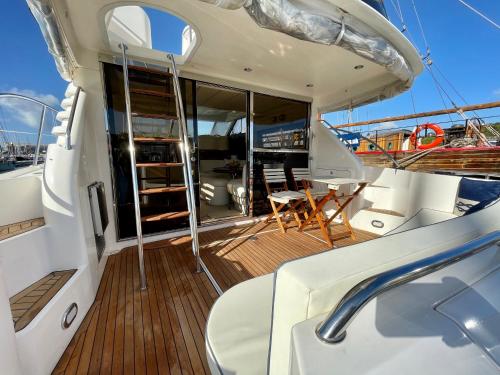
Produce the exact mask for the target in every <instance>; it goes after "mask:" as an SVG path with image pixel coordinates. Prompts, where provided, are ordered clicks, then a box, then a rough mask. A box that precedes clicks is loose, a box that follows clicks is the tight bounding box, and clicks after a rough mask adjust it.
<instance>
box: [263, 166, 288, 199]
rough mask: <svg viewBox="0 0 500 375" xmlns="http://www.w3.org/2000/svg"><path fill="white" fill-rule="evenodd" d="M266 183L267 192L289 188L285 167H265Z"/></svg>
mask: <svg viewBox="0 0 500 375" xmlns="http://www.w3.org/2000/svg"><path fill="white" fill-rule="evenodd" d="M264 184H265V185H266V190H267V194H272V193H273V192H276V191H284V190H288V184H287V182H286V174H285V170H284V169H283V168H264Z"/></svg>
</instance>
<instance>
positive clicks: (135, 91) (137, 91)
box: [130, 89, 175, 98]
mask: <svg viewBox="0 0 500 375" xmlns="http://www.w3.org/2000/svg"><path fill="white" fill-rule="evenodd" d="M130 93H131V94H138V95H149V96H159V97H161V98H175V95H174V94H171V93H168V92H161V91H155V90H143V89H130Z"/></svg>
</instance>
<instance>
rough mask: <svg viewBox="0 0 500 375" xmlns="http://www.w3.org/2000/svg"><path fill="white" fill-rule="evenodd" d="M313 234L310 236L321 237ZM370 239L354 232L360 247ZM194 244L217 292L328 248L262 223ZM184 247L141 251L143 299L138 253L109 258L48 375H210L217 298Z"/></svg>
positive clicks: (177, 242) (208, 235)
mask: <svg viewBox="0 0 500 375" xmlns="http://www.w3.org/2000/svg"><path fill="white" fill-rule="evenodd" d="M316 232H317V231H314V230H309V231H308V233H309V234H312V235H315V236H319V232H318V233H316ZM374 237H375V236H374V235H372V234H369V233H363V232H357V240H358V241H366V240H368V239H371V238H374ZM352 242H353V241H352V240H350V239H345V240H340V241H337V242H336V244H335V245H336V246H339V247H340V246H346V245H347V244H351V243H352ZM200 244H201V247H202V257H203V260H204V261H205V263H206V265H207V267H208V268H209V270H210V271H211V272H212V274H213V276H214V277H215V278H216V280H217V282H218V283H219V285H220V286H221V288H222V289H223V290H226V289H228V288H229V287H230V286H232V285H234V284H236V283H238V282H241V281H244V280H247V279H249V278H252V277H255V276H258V275H262V274H265V273H269V272H272V271H273V270H274V269H275V268H276V267H277V266H278V265H279V264H280V263H282V262H283V261H286V260H290V259H295V258H298V257H301V256H305V255H310V254H314V253H317V252H320V251H323V250H325V249H326V248H327V245H326V244H325V243H324V242H322V241H319V240H317V239H314V238H311V236H310V235H308V234H304V233H299V232H297V230H296V229H295V228H291V229H290V230H289V231H288V232H287V234H281V233H280V232H278V231H277V226H276V224H265V223H259V224H256V225H252V226H242V227H232V228H227V229H219V230H215V231H211V232H204V233H202V234H200ZM190 247H191V246H190V239H189V238H186V237H184V238H178V239H173V240H166V241H160V242H156V243H153V244H148V245H146V246H145V251H144V261H145V269H146V276H147V280H148V289H147V290H145V291H141V290H140V288H139V271H138V260H137V253H136V249H135V248H128V249H125V250H123V251H121V252H120V253H118V254H115V255H112V256H110V257H109V258H108V260H107V264H106V268H105V270H104V274H103V277H102V280H101V284H100V286H99V290H98V292H97V296H96V299H95V302H94V303H93V305H92V306H91V308H90V310H89V312H88V313H87V316H86V317H85V319H84V321H83V322H82V324H81V326H80V327H79V329H78V330H77V332H76V334H75V336H74V337H73V339H72V340H71V342H70V344H69V345H68V348H67V349H66V351H65V352H64V354H63V356H62V357H61V359H60V360H59V363H58V364H57V366H56V368H55V369H54V373H55V374H63V373H64V374H76V373H78V374H89V373H90V374H96V373H101V374H133V373H135V374H146V373H147V374H196V375H198V374H210V371H209V368H208V364H207V359H206V353H205V342H204V332H205V324H206V320H207V317H208V313H209V310H210V308H211V306H212V304H213V303H214V301H215V300H216V299H217V297H218V295H217V292H216V291H215V289H214V288H213V286H212V285H211V284H210V282H209V279H208V277H207V276H206V275H205V274H204V273H200V274H197V273H195V272H194V271H195V264H194V257H193V256H192V253H191V250H190Z"/></svg>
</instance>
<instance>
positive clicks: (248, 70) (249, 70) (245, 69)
mask: <svg viewBox="0 0 500 375" xmlns="http://www.w3.org/2000/svg"><path fill="white" fill-rule="evenodd" d="M243 70H244V71H245V72H247V73H250V72H251V71H253V69H252V68H244V69H243Z"/></svg>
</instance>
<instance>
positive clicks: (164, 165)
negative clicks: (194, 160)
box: [136, 162, 184, 168]
mask: <svg viewBox="0 0 500 375" xmlns="http://www.w3.org/2000/svg"><path fill="white" fill-rule="evenodd" d="M183 165H184V164H182V163H159V162H158V163H137V164H136V166H137V168H148V167H158V168H173V167H182V166H183Z"/></svg>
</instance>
